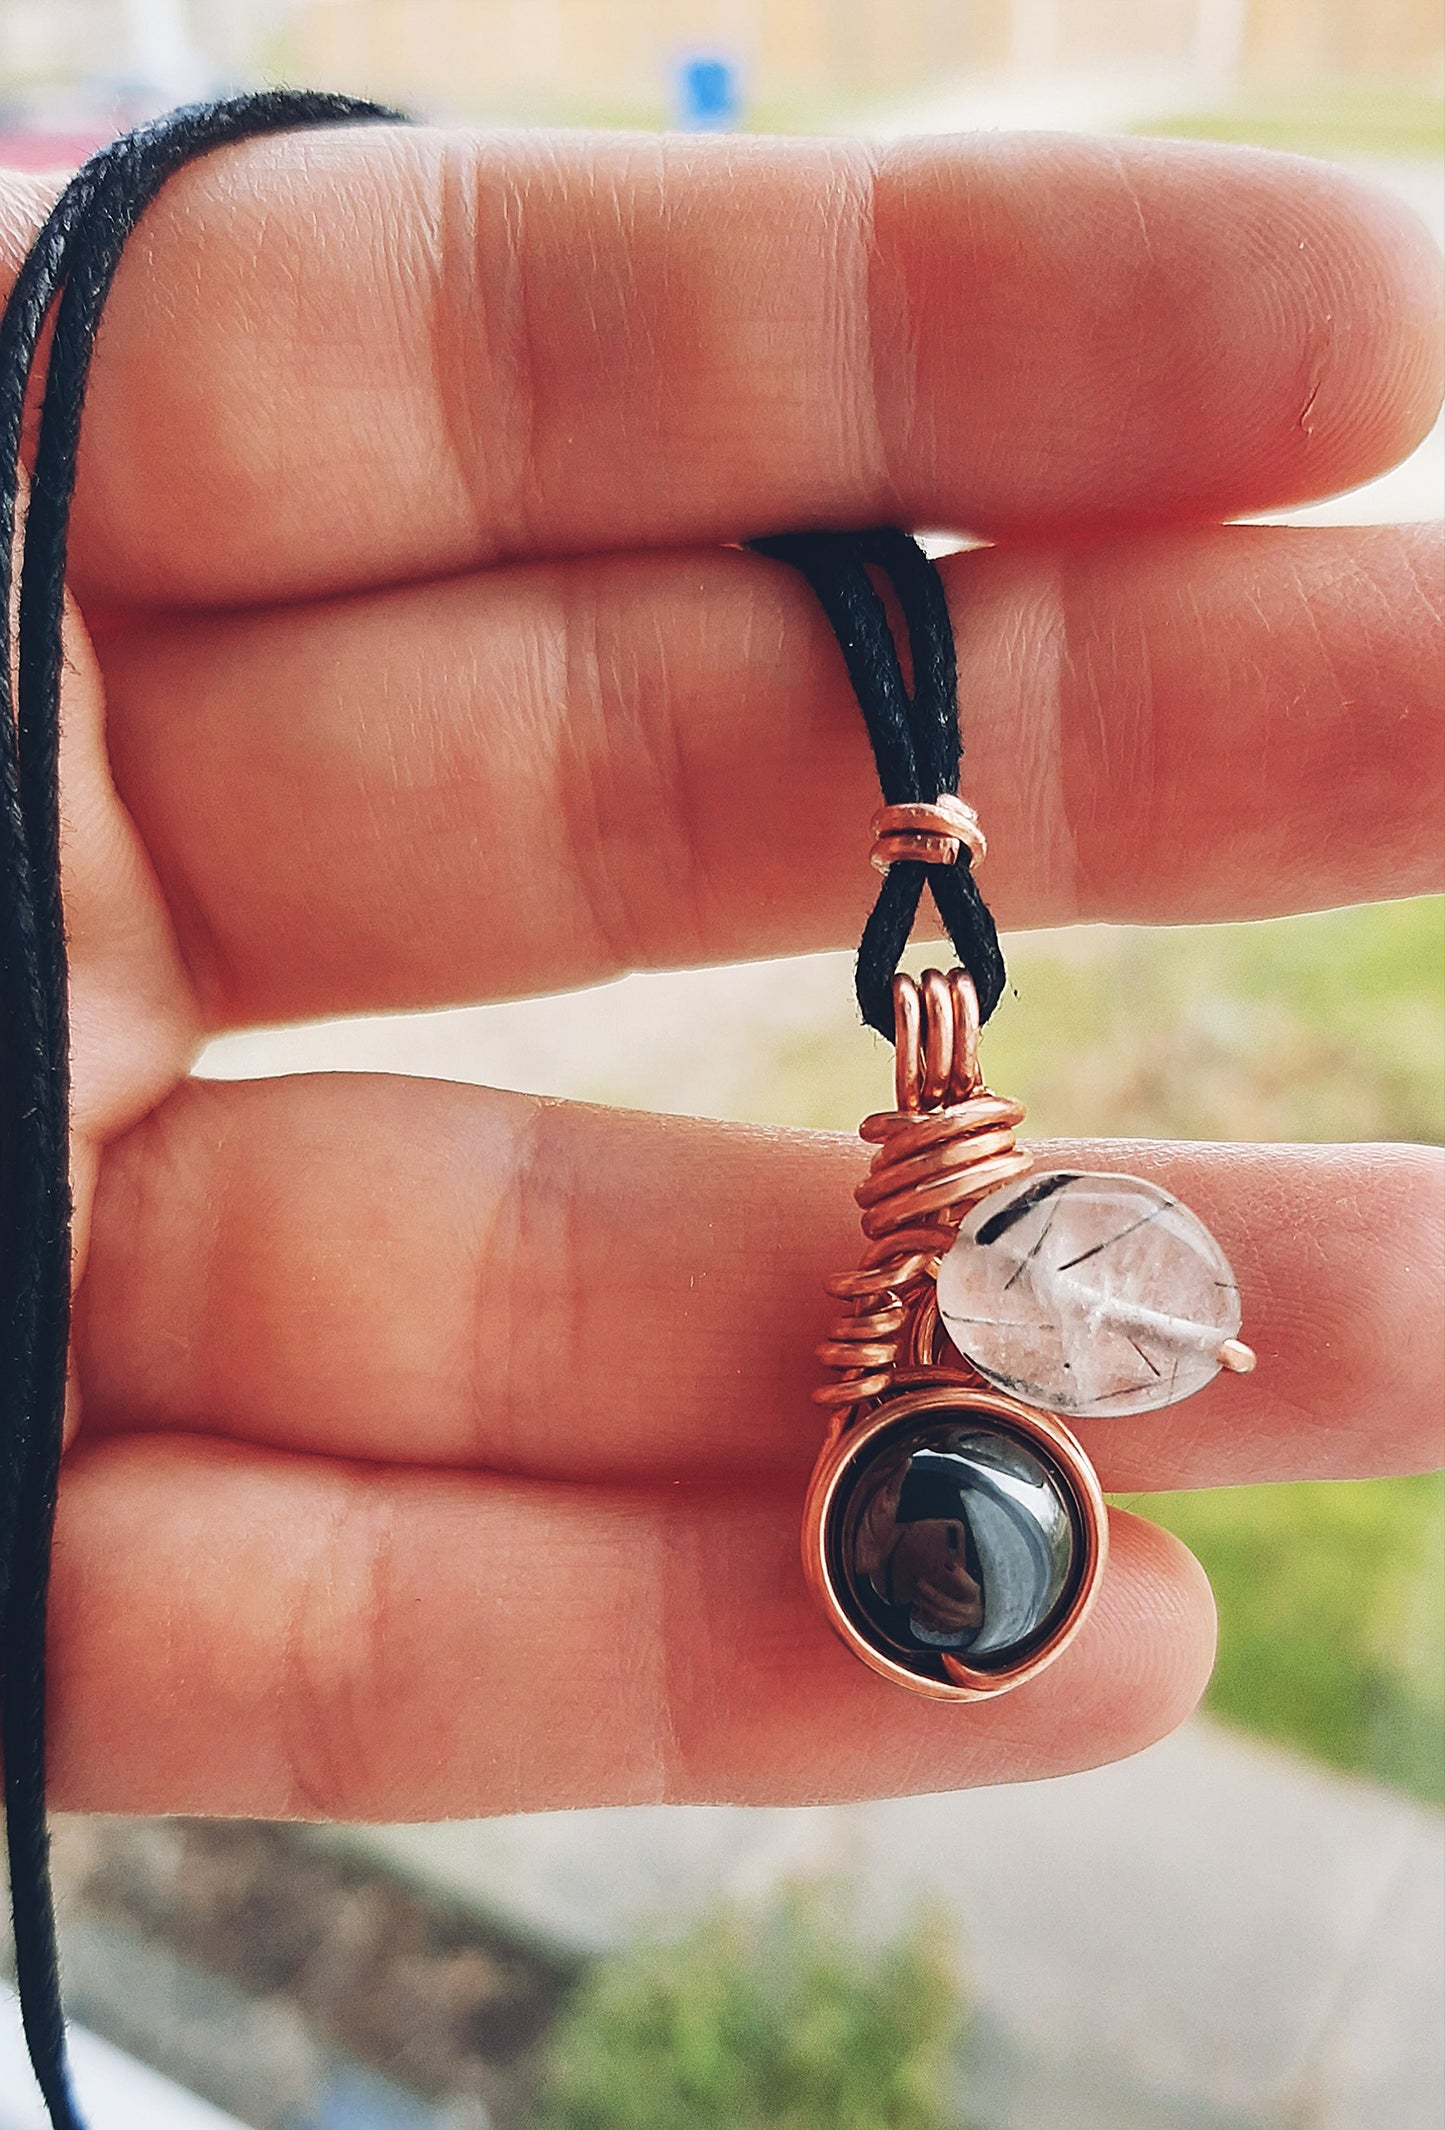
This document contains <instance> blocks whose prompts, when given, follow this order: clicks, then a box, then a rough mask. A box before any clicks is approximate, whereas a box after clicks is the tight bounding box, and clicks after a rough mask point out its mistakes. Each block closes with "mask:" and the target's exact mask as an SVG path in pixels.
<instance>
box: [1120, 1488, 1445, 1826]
mask: <svg viewBox="0 0 1445 2130" xmlns="http://www.w3.org/2000/svg"><path fill="white" fill-rule="evenodd" d="M1129 1506H1130V1507H1131V1508H1135V1509H1138V1510H1139V1511H1140V1513H1141V1514H1143V1515H1146V1516H1149V1517H1152V1518H1153V1519H1154V1521H1155V1522H1156V1523H1162V1524H1165V1525H1167V1526H1168V1528H1169V1529H1170V1530H1171V1531H1174V1532H1176V1533H1177V1534H1178V1536H1179V1537H1180V1538H1182V1539H1183V1540H1184V1542H1185V1544H1186V1545H1187V1546H1189V1547H1190V1548H1191V1550H1192V1551H1193V1552H1194V1553H1196V1554H1197V1555H1198V1557H1199V1559H1200V1560H1201V1561H1202V1562H1203V1564H1204V1566H1205V1568H1206V1569H1207V1570H1208V1573H1209V1579H1210V1581H1211V1582H1212V1583H1213V1585H1214V1592H1215V1596H1216V1598H1217V1599H1218V1602H1219V1616H1220V1630H1221V1631H1220V1646H1219V1661H1218V1664H1217V1666H1216V1669H1215V1674H1214V1678H1213V1680H1212V1682H1211V1684H1210V1689H1209V1703H1208V1705H1209V1706H1210V1707H1211V1708H1212V1709H1213V1710H1214V1711H1215V1712H1216V1713H1217V1714H1218V1715H1220V1716H1223V1717H1225V1718H1227V1719H1228V1720H1229V1721H1231V1722H1233V1723H1238V1724H1242V1725H1244V1726H1246V1727H1247V1728H1248V1729H1250V1730H1253V1731H1256V1732H1259V1733H1260V1734H1261V1735H1263V1736H1265V1737H1269V1738H1274V1739H1277V1740H1279V1741H1281V1742H1282V1743H1285V1744H1288V1745H1295V1746H1298V1747H1301V1748H1302V1749H1303V1750H1304V1751H1305V1752H1307V1753H1310V1754H1311V1755H1313V1756H1314V1758H1316V1759H1318V1760H1323V1761H1325V1762H1327V1763H1328V1764H1329V1765H1330V1766H1332V1767H1336V1768H1343V1769H1348V1770H1352V1771H1356V1772H1358V1773H1361V1774H1366V1775H1371V1776H1374V1777H1376V1778H1377V1779H1378V1780H1380V1781H1382V1782H1387V1783H1391V1784H1393V1785H1395V1786H1396V1787H1398V1788H1401V1789H1405V1790H1409V1791H1411V1792H1413V1794H1414V1795H1416V1796H1417V1797H1421V1798H1424V1799H1425V1800H1426V1801H1427V1802H1429V1803H1431V1804H1445V1662H1442V1652H1445V1618H1442V1611H1445V1598H1442V1588H1445V1485H1442V1482H1441V1481H1440V1479H1439V1478H1437V1477H1430V1478H1424V1479H1382V1480H1375V1481H1373V1482H1372V1483H1370V1484H1369V1485H1359V1484H1335V1485H1309V1486H1293V1487H1241V1488H1237V1489H1226V1490H1224V1491H1222V1492H1218V1493H1200V1494H1171V1495H1150V1496H1139V1497H1136V1498H1134V1499H1132V1500H1131V1501H1130V1503H1129Z"/></svg>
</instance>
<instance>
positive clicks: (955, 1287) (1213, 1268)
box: [938, 1169, 1239, 1419]
mask: <svg viewBox="0 0 1445 2130" xmlns="http://www.w3.org/2000/svg"><path fill="white" fill-rule="evenodd" d="M938 1308H939V1314H940V1315H941V1316H942V1318H943V1321H944V1324H945V1325H946V1327H947V1329H948V1334H949V1337H950V1338H951V1339H952V1340H953V1343H954V1345H955V1346H956V1347H957V1348H958V1350H959V1352H960V1353H962V1354H964V1355H966V1356H967V1358H968V1359H969V1360H970V1361H972V1363H973V1365H974V1367H975V1368H976V1369H977V1370H978V1372H979V1374H980V1375H981V1376H983V1377H984V1378H985V1380H986V1381H988V1382H989V1383H992V1384H995V1385H996V1386H997V1387H998V1388H999V1389H1000V1390H1004V1391H1008V1392H1009V1393H1010V1394H1011V1395H1012V1396H1013V1397H1015V1398H1019V1399H1021V1400H1022V1401H1023V1402H1024V1403H1025V1404H1026V1405H1042V1406H1046V1407H1048V1408H1049V1409H1050V1410H1052V1411H1054V1412H1057V1413H1072V1414H1077V1415H1079V1416H1080V1417H1082V1418H1090V1419H1098V1418H1103V1417H1104V1416H1105V1415H1109V1414H1116V1413H1142V1412H1149V1411H1151V1410H1152V1409H1153V1408H1154V1407H1155V1406H1160V1405H1172V1404H1173V1403H1174V1401H1175V1399H1177V1398H1187V1397H1188V1396H1189V1395H1190V1393H1191V1392H1193V1391H1196V1390H1200V1389H1202V1388H1203V1386H1204V1385H1205V1384H1206V1383H1208V1382H1209V1381H1210V1379H1211V1378H1212V1377H1213V1376H1214V1375H1215V1374H1216V1372H1217V1371H1218V1369H1219V1367H1220V1365H1221V1364H1220V1348H1221V1346H1222V1345H1223V1344H1224V1342H1225V1340H1226V1339H1232V1338H1233V1337H1234V1336H1235V1335H1236V1333H1237V1332H1238V1330H1239V1289H1238V1287H1237V1286H1236V1285H1235V1280H1234V1274H1233V1273H1232V1272H1231V1271H1230V1269H1229V1261H1228V1259H1227V1258H1226V1257H1225V1255H1224V1252H1223V1251H1222V1250H1221V1249H1220V1247H1219V1245H1218V1243H1217V1242H1216V1241H1215V1240H1214V1237H1213V1236H1212V1235H1211V1234H1210V1233H1209V1230H1208V1229H1207V1228H1206V1227H1205V1226H1204V1225H1203V1223H1202V1222H1201V1221H1199V1220H1197V1219H1196V1218H1195V1216H1194V1215H1193V1214H1192V1213H1191V1212H1190V1211H1189V1210H1188V1208H1187V1207H1185V1206H1182V1205H1181V1204H1180V1203H1179V1201H1178V1199H1177V1198H1171V1197H1170V1195H1169V1193H1168V1192H1167V1191H1161V1190H1160V1189H1159V1187H1158V1185H1157V1184H1153V1183H1145V1182H1143V1181H1142V1180H1141V1179H1140V1178H1139V1177H1138V1176H1082V1175H1075V1174H1073V1173H1071V1172H1069V1171H1067V1170H1063V1169H1055V1170H1052V1171H1050V1172H1048V1173H1045V1174H1043V1175H1034V1176H1026V1177H1024V1178H1023V1180H1022V1181H1021V1182H1019V1183H1016V1184H1011V1185H1010V1186H1008V1188H1007V1189H1005V1190H1002V1191H995V1192H992V1193H991V1194H990V1195H989V1196H988V1197H987V1198H983V1199H981V1200H980V1201H979V1203H978V1204H977V1205H976V1206H975V1207H974V1209H973V1211H972V1212H971V1213H970V1214H969V1216H968V1218H967V1219H966V1220H965V1221H964V1223H963V1225H962V1226H961V1228H960V1229H959V1232H958V1239H957V1241H956V1242H955V1243H954V1245H953V1247H952V1249H950V1250H949V1252H948V1254H947V1256H946V1257H945V1258H944V1260H943V1262H942V1264H941V1265H940V1267H939V1272H938Z"/></svg>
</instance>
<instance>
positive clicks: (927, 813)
mask: <svg viewBox="0 0 1445 2130" xmlns="http://www.w3.org/2000/svg"><path fill="white" fill-rule="evenodd" d="M869 826H870V827H871V829H872V831H873V848H872V851H871V852H870V853H869V858H870V861H871V863H872V864H873V865H875V866H876V867H877V868H878V871H879V872H880V873H886V872H887V870H888V868H889V866H890V865H896V864H897V863H898V862H899V860H900V859H903V858H911V859H913V860H914V861H915V862H916V863H917V864H919V865H956V864H957V862H958V855H959V852H960V851H963V850H966V851H967V852H968V853H969V855H970V856H971V857H972V859H973V862H974V864H975V865H977V864H978V863H979V862H980V860H981V859H983V858H985V857H987V855H988V842H987V840H986V838H985V836H984V833H983V830H982V829H981V828H980V827H979V825H978V815H977V814H976V813H975V812H974V810H973V808H972V807H971V806H969V805H967V804H966V803H965V801H964V800H962V799H960V798H956V797H955V796H954V794H953V793H952V792H950V791H945V792H941V793H940V794H939V796H938V797H937V798H936V799H934V800H932V801H931V802H930V803H929V804H927V805H921V804H914V805H907V806H880V807H879V809H878V811H877V813H876V814H874V816H873V819H872V821H871V822H870V824H869Z"/></svg>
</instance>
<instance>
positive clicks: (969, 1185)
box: [813, 969, 1033, 1433]
mask: <svg viewBox="0 0 1445 2130" xmlns="http://www.w3.org/2000/svg"><path fill="white" fill-rule="evenodd" d="M893 1013H894V1051H895V1073H896V1088H895V1093H896V1100H897V1104H898V1107H897V1108H896V1109H893V1110H885V1111H883V1112H881V1113H880V1114H878V1115H877V1116H872V1117H865V1118H864V1120H863V1123H862V1124H861V1125H860V1126H859V1135H860V1137H861V1138H863V1139H864V1140H866V1141H867V1142H868V1143H869V1145H871V1146H874V1147H876V1148H877V1151H876V1153H875V1154H874V1156H873V1163H872V1166H871V1168H870V1169H869V1171H868V1174H867V1176H866V1177H865V1178H864V1180H863V1182H862V1183H860V1184H859V1186H858V1188H857V1190H856V1191H855V1192H854V1194H853V1195H854V1197H855V1198H856V1199H857V1201H858V1204H859V1207H860V1208H861V1210H862V1215H863V1234H864V1236H865V1238H866V1242H865V1247H864V1251H863V1261H862V1263H861V1264H860V1265H859V1267H858V1269H857V1270H856V1271H853V1272H844V1273H840V1274H839V1275H838V1276H837V1277H836V1278H833V1279H830V1280H829V1281H828V1282H827V1292H828V1293H829V1294H830V1295H832V1296H833V1298H834V1300H835V1301H837V1302H839V1303H840V1304H841V1305H842V1306H841V1308H840V1309H839V1311H838V1314H837V1315H836V1316H835V1317H834V1319H833V1320H832V1322H831V1323H830V1325H829V1327H828V1336H827V1338H826V1339H825V1340H824V1342H823V1344H822V1345H821V1346H820V1347H819V1348H818V1359H819V1360H820V1361H822V1362H824V1363H825V1364H826V1365H827V1366H828V1367H829V1368H830V1369H833V1370H835V1371H836V1372H837V1380H836V1381H835V1382H831V1383H825V1384H823V1385H822V1386H821V1387H820V1388H819V1389H817V1390H815V1391H814V1393H813V1396H814V1398H815V1399H816V1401H817V1402H818V1404H820V1405H825V1406H828V1407H830V1408H832V1410H833V1415H834V1432H835V1433H836V1432H837V1431H838V1430H839V1429H841V1427H842V1426H843V1425H844V1422H845V1420H846V1417H847V1412H848V1408H850V1407H852V1406H855V1405H858V1404H860V1403H862V1402H863V1401H864V1400H865V1399H869V1398H876V1397H879V1396H881V1394H882V1393H883V1392H884V1391H886V1390H887V1389H888V1387H889V1385H890V1384H891V1382H892V1380H893V1374H894V1370H895V1369H896V1368H897V1367H898V1366H899V1365H909V1364H910V1363H912V1362H915V1361H916V1360H917V1359H918V1358H919V1357H920V1349H921V1347H922V1346H924V1345H926V1344H929V1343H931V1340H932V1338H933V1336H934V1334H935V1332H936V1328H937V1311H936V1302H935V1299H934V1284H933V1276H934V1274H935V1273H936V1271H937V1269H938V1260H939V1259H940V1257H942V1255H943V1253H944V1251H945V1250H947V1249H948V1247H949V1245H950V1244H951V1243H952V1241H953V1239H954V1236H955V1235H956V1233H957V1232H958V1225H959V1222H960V1221H961V1220H962V1219H963V1217H964V1215H965V1214H966V1213H967V1211H968V1209H969V1207H970V1206H972V1205H975V1204H976V1203H977V1202H978V1200H979V1199H980V1198H982V1197H983V1196H984V1195H985V1193H986V1192H988V1191H993V1190H997V1189H998V1187H999V1186H1000V1184H1005V1183H1011V1182H1012V1181H1013V1180H1014V1178H1015V1177H1018V1176H1024V1175H1027V1173H1028V1171H1029V1170H1030V1169H1031V1168H1032V1167H1033V1156H1032V1155H1031V1154H1029V1153H1028V1152H1027V1151H1026V1150H1025V1149H1024V1148H1023V1147H1021V1146H1018V1145H1016V1144H1015V1142H1014V1132H1015V1129H1016V1127H1017V1126H1018V1125H1020V1124H1021V1123H1022V1122H1023V1115H1024V1112H1023V1105H1022V1103H1019V1102H1014V1101H1010V1100H1009V1099H1008V1098H1007V1097H1006V1096H1002V1095H995V1094H992V1093H990V1091H989V1090H988V1088H986V1087H985V1086H984V1084H983V1081H982V1078H981V1076H980V1072H979V1063H978V1036H979V1024H978V999H977V997H976V995H975V992H974V988H973V984H972V982H971V981H970V979H969V977H968V976H967V975H966V974H965V973H964V971H963V970H962V969H954V970H952V971H951V972H950V973H949V974H948V975H947V976H943V975H941V974H940V973H939V971H938V970H937V969H929V970H926V971H925V973H924V975H923V976H922V977H921V978H920V979H918V980H917V981H915V979H914V978H913V977H911V976H902V975H900V976H896V977H895V978H894V979H893Z"/></svg>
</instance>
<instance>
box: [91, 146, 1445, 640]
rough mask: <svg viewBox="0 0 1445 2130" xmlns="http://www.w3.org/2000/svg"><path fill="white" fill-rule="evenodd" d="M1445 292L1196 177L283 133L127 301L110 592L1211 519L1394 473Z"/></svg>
mask: <svg viewBox="0 0 1445 2130" xmlns="http://www.w3.org/2000/svg"><path fill="white" fill-rule="evenodd" d="M1437 284H1438V257H1437V254H1436V252H1435V249H1434V246H1433V244H1432V243H1431V241H1430V239H1429V238H1428V237H1427V236H1426V234H1425V232H1424V230H1423V228H1422V227H1421V226H1420V225H1419V224H1418V223H1416V222H1415V220H1414V219H1413V217H1411V216H1410V215H1409V214H1408V213H1407V212H1406V210H1405V209H1404V208H1403V207H1401V206H1400V205H1399V204H1398V203H1396V202H1394V201H1393V200H1391V199H1390V198H1388V197H1386V196H1384V195H1383V194H1379V193H1376V192H1374V191H1372V190H1370V189H1369V188H1367V187H1366V186H1364V185H1363V184H1362V183H1361V182H1359V181H1358V180H1357V179H1355V178H1352V177H1350V176H1348V175H1347V174H1345V173H1344V172H1343V171H1340V170H1337V169H1331V168H1327V167H1325V166H1324V165H1320V164H1308V163H1304V162H1300V161H1295V160H1291V159H1288V158H1284V157H1271V156H1266V155H1261V154H1257V153H1243V152H1241V151H1238V150H1221V149H1218V148H1211V147H1205V146H1200V145H1185V144H1182V143H1167V144H1166V143H1163V142H1146V141H1135V142H1129V143H1123V142H1117V141H1114V142H1103V141H1086V140H1081V139H1062V138H1061V139H1047V138H1043V139H1040V138H1025V139H1019V140H1008V139H1003V140H998V139H991V140H982V141H980V140H977V139H974V140H963V141H946V142H931V143H923V144H911V145H900V146H894V147H890V148H883V149H881V148H878V147H876V146H870V145H865V144H863V143H859V142H850V143H824V142H778V141H770V142H765V141H749V142H742V141H718V140H713V141H701V140H691V141H662V140H655V139H654V140H643V139H638V138H636V137H633V138H615V137H614V138H606V137H603V138H593V139H590V140H589V139H585V138H568V137H566V136H562V137H560V138H559V137H548V136H539V135H536V134H523V135H514V136H510V137H508V136H500V137H499V136H496V135H492V136H477V135H465V134H443V133H428V132H412V131H395V132H380V131H377V130H376V129H371V128H368V129H366V130H365V131H364V132H351V133H342V134H336V135H318V134H308V135H305V136H295V137H292V138H289V139H270V140H266V141H257V142H252V143H249V144H247V145H246V146H244V147H238V148H236V149H234V150H230V151H228V152H226V153H225V154H219V155H215V156H211V157H207V158H206V159H205V160H204V161H202V162H201V163H199V164H197V165H196V166H194V167H193V168H192V169H190V170H187V171H186V172H184V173H182V175H181V176H179V177H178V178H177V179H175V180H174V181H173V183H172V184H171V185H170V186H169V188H168V189H167V190H166V192H165V193H164V194H163V195H162V197H161V199H160V201H159V203H158V204H157V205H156V207H155V208H154V209H153V210H152V212H151V213H150V214H149V215H148V216H147V218H146V224H145V237H144V241H143V242H141V243H138V244H136V245H134V246H133V247H132V248H131V251H130V253H128V255H127V258H126V261H125V264H124V265H123V267H122V270H121V274H120V278H119V281H118V284H117V287H116V291H115V295H114V299H113V302H112V305H111V309H110V312H109V315H108V318H107V321H106V325H105V330H104V334H103V337H102V342H101V348H100V359H99V362H98V365H97V370H96V377H95V384H94V389H93V392H92V396H91V401H90V405H89V408H88V410H87V417H86V419H87V433H86V448H85V452H84V454H83V460H84V463H83V466H82V473H81V482H80V492H79V503H78V509H77V514H76V520H75V546H74V559H75V565H76V570H77V583H78V585H79V588H80V590H81V592H82V596H83V598H84V597H85V596H89V597H92V598H100V599H103V600H107V601H109V600H117V599H120V600H132V599H139V600H145V601H160V602H163V603H169V602H174V601H201V602H223V603H234V602H242V601H251V600H258V599H270V598H276V597H283V596H284V597H294V596H295V595H297V594H300V593H304V592H314V591H317V590H320V589H334V588H341V587H349V586H355V585H363V584H375V583H382V582H394V581H396V580H398V579H401V578H416V577H423V576H432V575H438V574H443V573H447V572H451V571H455V570H458V569H462V568H465V567H469V566H474V565H476V564H478V563H480V562H484V561H491V560H495V559H497V558H499V557H509V556H510V557H515V556H526V555H535V554H539V553H550V552H556V551H578V550H585V549H592V548H618V547H628V546H640V545H651V544H656V543H663V542H679V541H706V540H715V539H719V538H723V539H726V538H735V537H737V536H738V535H739V534H740V533H741V532H758V531H769V530H776V529H780V528H782V527H784V526H787V525H796V524H812V523H830V522H835V521H837V522H843V523H869V522H872V521H875V520H877V519H879V518H888V519H897V520H901V521H902V522H904V523H915V524H916V523H923V524H952V525H962V526H969V527H973V528H975V529H977V530H980V531H984V532H989V533H999V532H1005V531H1009V532H1016V531H1018V530H1019V529H1020V528H1022V527H1035V528H1036V527H1038V526H1040V525H1046V524H1061V523H1067V524H1070V525H1074V526H1080V525H1098V524H1101V523H1110V524H1117V523H1119V522H1121V521H1128V522H1137V521H1141V520H1148V521H1154V520H1158V519H1161V518H1176V517H1193V518H1199V517H1226V516H1234V515H1238V514H1240V513H1242V512H1246V511H1251V510H1263V509H1266V508H1273V507H1278V506H1281V505H1285V504H1288V503H1291V502H1294V501H1297V500H1300V499H1303V498H1306V497H1311V496H1318V495H1323V494H1327V493H1330V492H1331V491H1333V490H1335V489H1338V488H1341V487H1344V486H1348V485H1350V484H1352V483H1354V482H1357V481H1360V480H1362V479H1364V478H1366V477H1368V476H1369V475H1371V474H1374V473H1377V472H1379V471H1380V470H1381V469H1382V468H1384V467H1385V466H1387V465H1389V464H1390V463H1392V462H1393V461H1394V460H1395V459H1397V458H1398V457H1400V456H1401V455H1403V453H1404V452H1405V451H1407V450H1408V449H1409V448H1410V447H1411V446H1412V445H1413V444H1414V443H1415V442H1416V441H1417V440H1418V438H1419V437H1420V436H1421V435H1422V434H1423V433H1424V431H1425V430H1426V429H1427V428H1428V426H1429V424H1430V421H1431V419H1432V418H1433V415H1434V411H1435V406H1436V402H1437V399H1438V394H1439V370H1440V352H1439V349H1438V347H1437V345H1436V334H1437V323H1438V314H1439V290H1438V285H1437Z"/></svg>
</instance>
